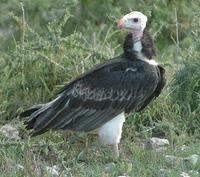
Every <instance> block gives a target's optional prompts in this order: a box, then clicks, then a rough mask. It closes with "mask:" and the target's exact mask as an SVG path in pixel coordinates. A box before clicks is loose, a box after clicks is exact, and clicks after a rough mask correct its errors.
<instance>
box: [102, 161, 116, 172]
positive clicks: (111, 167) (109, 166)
mask: <svg viewBox="0 0 200 177" xmlns="http://www.w3.org/2000/svg"><path fill="white" fill-rule="evenodd" d="M115 166H116V165H115V163H113V162H111V163H107V164H106V165H105V166H104V171H105V173H110V172H112V171H113V170H114V168H115Z"/></svg>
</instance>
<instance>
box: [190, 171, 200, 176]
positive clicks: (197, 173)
mask: <svg viewBox="0 0 200 177" xmlns="http://www.w3.org/2000/svg"><path fill="white" fill-rule="evenodd" d="M188 173H191V174H192V175H199V172H198V171H195V170H190V171H188Z"/></svg>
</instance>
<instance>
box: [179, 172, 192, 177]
mask: <svg viewBox="0 0 200 177" xmlns="http://www.w3.org/2000/svg"><path fill="white" fill-rule="evenodd" d="M180 177H190V176H189V174H187V173H185V172H182V173H181V175H180Z"/></svg>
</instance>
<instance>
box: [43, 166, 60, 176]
mask: <svg viewBox="0 0 200 177" xmlns="http://www.w3.org/2000/svg"><path fill="white" fill-rule="evenodd" d="M46 170H47V172H48V173H49V174H51V175H52V176H59V171H60V168H59V167H58V166H57V165H54V166H52V167H49V166H47V167H46Z"/></svg>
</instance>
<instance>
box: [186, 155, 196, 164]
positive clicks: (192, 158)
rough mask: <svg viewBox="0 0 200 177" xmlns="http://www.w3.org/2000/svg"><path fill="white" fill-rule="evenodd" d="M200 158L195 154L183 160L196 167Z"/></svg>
mask: <svg viewBox="0 0 200 177" xmlns="http://www.w3.org/2000/svg"><path fill="white" fill-rule="evenodd" d="M198 158H199V156H198V155H197V154H193V155H191V156H189V157H186V158H183V160H184V161H189V162H190V163H191V164H192V165H195V164H196V163H197V161H198Z"/></svg>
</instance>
